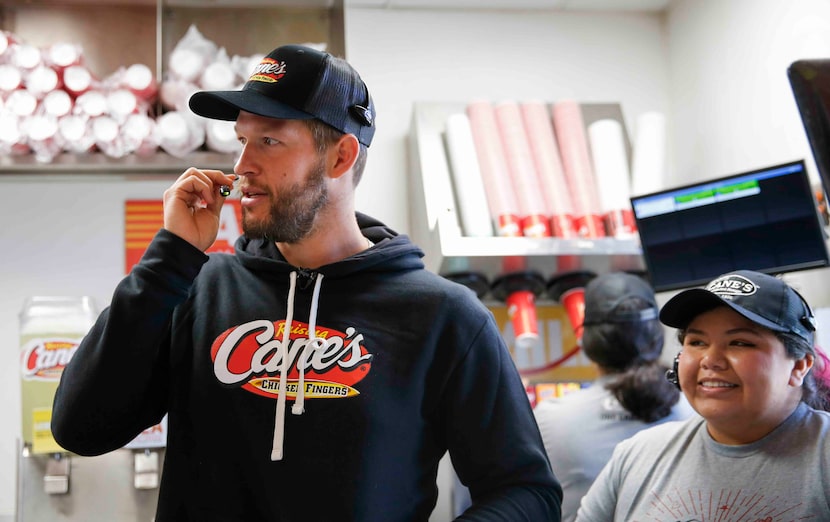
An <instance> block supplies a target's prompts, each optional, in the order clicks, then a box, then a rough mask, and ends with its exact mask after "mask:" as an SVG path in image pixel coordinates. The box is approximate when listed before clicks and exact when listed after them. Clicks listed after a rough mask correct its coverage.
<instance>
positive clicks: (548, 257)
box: [409, 102, 644, 281]
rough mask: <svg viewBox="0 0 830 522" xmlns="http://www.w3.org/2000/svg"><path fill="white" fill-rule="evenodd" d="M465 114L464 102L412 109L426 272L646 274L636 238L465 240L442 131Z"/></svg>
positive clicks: (415, 208)
mask: <svg viewBox="0 0 830 522" xmlns="http://www.w3.org/2000/svg"><path fill="white" fill-rule="evenodd" d="M592 109H593V110H594V113H595V114H597V115H599V114H602V113H607V112H608V107H605V106H595V107H593V108H592ZM464 110H465V105H464V104H462V103H441V102H419V103H416V104H415V106H414V109H413V117H412V125H411V132H410V136H409V145H410V155H409V157H410V162H411V165H410V174H411V175H410V186H409V191H410V194H411V195H412V197H413V200H412V202H411V204H410V228H411V229H412V237H413V240H415V241H416V242H417V243H418V244H419V245H420V246H421V247H422V249H423V250H424V252H425V258H424V262H425V263H426V266H427V269H429V270H432V271H434V272H436V273H439V274H444V275H446V274H449V273H453V272H466V271H472V272H479V273H481V274H483V275H485V276H486V277H487V278H488V279H489V280H490V281H492V280H493V279H495V278H496V277H498V276H499V275H502V274H504V273H507V272H512V271H522V270H535V271H538V272H539V273H540V274H541V275H542V276H543V277H545V278H548V277H551V276H553V275H555V274H558V273H562V272H568V271H573V270H591V271H594V272H596V273H602V272H608V271H612V270H629V271H641V270H643V268H644V264H643V259H642V250H641V248H640V245H639V240H638V239H616V238H599V239H557V238H541V239H536V238H528V237H465V236H463V235H462V232H461V228H460V226H459V223H460V218H459V217H458V215H457V212H456V208H455V202H454V195H453V188H452V181H451V177H450V169H449V162H448V159H447V155H446V151H445V147H444V141H443V133H444V126H445V122H446V120H447V117H448V116H449V115H451V114H454V113H458V112H464ZM597 117H600V116H597Z"/></svg>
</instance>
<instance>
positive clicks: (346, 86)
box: [189, 45, 375, 147]
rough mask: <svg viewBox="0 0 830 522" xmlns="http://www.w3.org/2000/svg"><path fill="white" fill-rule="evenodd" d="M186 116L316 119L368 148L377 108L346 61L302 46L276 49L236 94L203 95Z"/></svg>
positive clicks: (193, 98) (193, 99)
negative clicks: (256, 116)
mask: <svg viewBox="0 0 830 522" xmlns="http://www.w3.org/2000/svg"><path fill="white" fill-rule="evenodd" d="M189 105H190V110H192V111H193V112H194V113H196V114H198V115H199V116H204V117H205V118H211V119H214V120H227V121H235V120H236V118H237V116H238V115H239V111H240V110H243V111H246V112H250V113H253V114H257V115H259V116H265V117H268V118H280V119H289V120H308V119H312V118H316V119H318V120H320V121H322V122H324V123H326V124H328V125H330V126H332V127H334V128H335V129H337V130H339V131H341V132H344V133H346V134H354V135H355V136H356V137H357V139H358V141H359V142H360V143H362V144H363V145H366V146H367V147H368V146H369V144H370V143H371V142H372V137H373V136H374V134H375V106H374V103H373V102H372V97H371V96H370V95H369V90H368V88H367V87H366V84H365V83H363V80H362V79H361V78H360V75H358V74H357V71H355V70H354V68H352V66H351V65H349V64H348V63H347V62H346V61H345V60H342V59H339V58H335V57H334V56H332V55H331V54H329V53H326V52H323V51H318V50H317V49H314V48H312V47H307V46H304V45H283V46H281V47H277V48H276V49H274V50H273V51H271V52H270V53H268V55H267V56H265V58H263V59H262V61H261V62H260V64H259V65H257V66H256V68H255V69H254V71H253V73H252V74H251V76H250V78H248V81H247V82H245V85H243V86H242V89H241V90H239V91H201V92H197V93H195V94H193V96H191V97H190V102H189Z"/></svg>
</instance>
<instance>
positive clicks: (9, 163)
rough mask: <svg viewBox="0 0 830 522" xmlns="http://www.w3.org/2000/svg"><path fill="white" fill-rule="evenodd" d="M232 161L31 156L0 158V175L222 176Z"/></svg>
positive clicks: (199, 156)
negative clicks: (209, 172)
mask: <svg viewBox="0 0 830 522" xmlns="http://www.w3.org/2000/svg"><path fill="white" fill-rule="evenodd" d="M233 164H234V158H233V156H232V155H230V154H219V153H216V152H195V153H192V154H189V155H188V156H186V157H184V158H177V157H175V156H171V155H170V154H166V153H164V152H157V153H155V154H153V155H148V156H139V155H134V154H131V155H128V156H125V157H123V158H111V157H108V156H106V155H105V154H101V153H90V154H69V153H63V154H61V155H59V156H57V157H56V158H55V159H54V160H52V161H51V162H50V163H40V162H38V161H36V160H35V157H34V155H33V154H27V155H22V156H0V175H5V174H18V175H35V176H37V175H46V174H49V175H53V174H61V175H64V174H65V175H75V174H102V175H103V174H131V173H138V174H163V175H170V174H174V175H177V176H178V175H179V174H181V173H182V172H184V171H185V170H186V169H187V168H188V167H199V168H211V169H218V170H222V171H224V172H231V171H233Z"/></svg>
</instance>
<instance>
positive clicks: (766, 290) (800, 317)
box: [660, 270, 816, 346]
mask: <svg viewBox="0 0 830 522" xmlns="http://www.w3.org/2000/svg"><path fill="white" fill-rule="evenodd" d="M723 305H726V306H728V307H730V308H731V309H732V310H734V311H736V312H738V313H739V314H741V315H742V316H744V317H746V318H747V319H749V320H750V321H752V322H753V323H756V324H758V325H761V326H763V327H765V328H768V329H770V330H772V331H774V332H788V333H791V334H795V335H797V336H799V337H801V338H802V339H804V340H805V341H807V342H808V343H809V344H810V346H812V345H813V332H814V331H815V329H816V326H815V319H814V318H813V312H812V311H811V310H810V306H809V305H808V304H807V302H806V301H805V300H804V299H803V298H802V297H801V295H799V293H798V292H796V291H795V290H793V289H792V288H791V287H790V286H789V285H788V284H787V283H785V282H784V281H783V280H781V279H779V278H777V277H774V276H771V275H768V274H762V273H760V272H754V271H752V270H738V271H735V272H730V273H728V274H724V275H722V276H720V277H718V278H717V279H715V280H713V281H712V282H710V283H709V284H708V285H706V288H692V289H690V290H685V291H683V292H680V293H679V294H677V295H675V296H674V297H672V298H671V299H669V301H668V302H667V303H666V304H665V305H664V306H663V309H662V310H660V321H661V322H662V323H663V324H665V325H666V326H671V327H674V328H680V329H683V328H686V327H687V326H689V323H691V322H692V320H693V319H694V318H695V317H697V316H698V315H700V314H701V313H703V312H707V311H709V310H711V309H713V308H716V307H718V306H723Z"/></svg>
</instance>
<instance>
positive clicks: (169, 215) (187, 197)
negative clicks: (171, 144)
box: [164, 167, 236, 252]
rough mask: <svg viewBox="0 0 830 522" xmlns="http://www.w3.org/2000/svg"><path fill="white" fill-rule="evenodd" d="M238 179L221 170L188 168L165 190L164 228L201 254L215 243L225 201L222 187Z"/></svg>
mask: <svg viewBox="0 0 830 522" xmlns="http://www.w3.org/2000/svg"><path fill="white" fill-rule="evenodd" d="M235 179H236V176H235V175H233V174H225V173H223V172H222V171H220V170H208V169H204V170H199V169H197V168H194V167H190V168H189V169H187V170H186V171H185V172H184V174H182V175H181V176H179V179H177V180H176V182H175V183H173V185H172V186H171V187H170V188H168V189H167V190H165V191H164V228H165V229H167V230H169V231H170V232H172V233H174V234H176V235H177V236H179V237H180V238H182V239H184V240H185V241H187V242H188V243H190V244H191V245H193V246H195V247H196V248H198V249H199V250H201V251H202V252H204V251H205V250H207V249H208V248H209V247H210V245H212V244H213V242H214V241H215V240H216V235H217V233H218V232H219V212H220V210H221V209H222V204H223V203H224V202H225V199H224V198H223V197H221V196H220V195H219V187H221V186H222V185H231V184H233V182H234V180H235Z"/></svg>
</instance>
